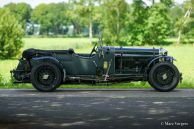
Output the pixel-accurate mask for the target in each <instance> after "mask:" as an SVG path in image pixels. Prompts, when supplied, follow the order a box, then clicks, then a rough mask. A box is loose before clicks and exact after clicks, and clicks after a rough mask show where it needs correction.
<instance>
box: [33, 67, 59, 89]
mask: <svg viewBox="0 0 194 129" xmlns="http://www.w3.org/2000/svg"><path fill="white" fill-rule="evenodd" d="M55 76H56V75H55V72H54V71H53V70H52V69H51V68H49V67H48V66H45V67H44V68H42V69H39V71H37V80H38V81H39V83H40V84H42V85H45V86H49V85H50V84H52V83H53V81H54V80H55V79H56V77H55Z"/></svg>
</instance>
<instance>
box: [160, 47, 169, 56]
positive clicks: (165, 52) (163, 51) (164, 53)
mask: <svg viewBox="0 0 194 129" xmlns="http://www.w3.org/2000/svg"><path fill="white" fill-rule="evenodd" d="M159 54H160V55H168V51H167V50H165V49H163V48H160V49H159Z"/></svg>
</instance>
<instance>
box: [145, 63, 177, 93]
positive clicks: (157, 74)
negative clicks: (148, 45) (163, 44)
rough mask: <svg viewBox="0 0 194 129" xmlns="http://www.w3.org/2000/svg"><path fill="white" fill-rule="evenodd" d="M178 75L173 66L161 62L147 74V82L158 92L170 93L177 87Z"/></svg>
mask: <svg viewBox="0 0 194 129" xmlns="http://www.w3.org/2000/svg"><path fill="white" fill-rule="evenodd" d="M179 80H180V73H179V71H178V69H177V68H176V66H175V65H173V64H172V63H170V62H162V63H158V64H156V65H154V66H153V67H152V69H151V70H150V72H149V78H148V82H149V84H150V85H151V86H152V87H153V88H154V89H156V90H158V91H164V92H165V91H171V90H173V89H174V88H176V86H177V85H178V83H179Z"/></svg>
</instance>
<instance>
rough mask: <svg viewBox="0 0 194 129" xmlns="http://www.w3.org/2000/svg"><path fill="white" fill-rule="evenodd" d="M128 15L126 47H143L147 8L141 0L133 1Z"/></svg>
mask: <svg viewBox="0 0 194 129" xmlns="http://www.w3.org/2000/svg"><path fill="white" fill-rule="evenodd" d="M131 8H132V9H131V12H130V13H129V14H128V19H129V20H128V22H127V24H128V26H127V28H128V31H127V32H128V38H127V42H128V45H143V44H144V43H145V37H144V34H145V27H146V20H147V17H148V7H147V6H146V4H145V3H144V2H143V0H134V1H133V4H132V6H131Z"/></svg>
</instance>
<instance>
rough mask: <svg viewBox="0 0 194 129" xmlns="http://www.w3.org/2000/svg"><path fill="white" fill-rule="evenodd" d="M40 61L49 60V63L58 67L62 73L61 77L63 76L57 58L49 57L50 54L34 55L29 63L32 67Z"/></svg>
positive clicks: (62, 71) (61, 67)
mask: <svg viewBox="0 0 194 129" xmlns="http://www.w3.org/2000/svg"><path fill="white" fill-rule="evenodd" d="M42 62H51V63H53V64H55V65H56V66H57V67H58V68H59V69H60V71H61V73H62V77H64V70H63V66H62V64H61V63H60V62H59V60H57V59H56V58H54V57H50V56H44V57H35V58H32V59H31V60H30V64H31V66H32V67H34V66H36V65H38V64H40V63H42Z"/></svg>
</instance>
